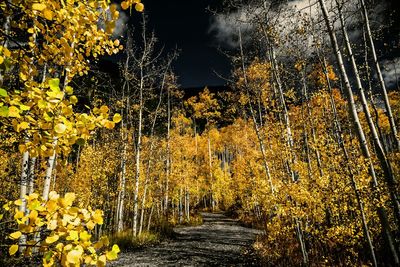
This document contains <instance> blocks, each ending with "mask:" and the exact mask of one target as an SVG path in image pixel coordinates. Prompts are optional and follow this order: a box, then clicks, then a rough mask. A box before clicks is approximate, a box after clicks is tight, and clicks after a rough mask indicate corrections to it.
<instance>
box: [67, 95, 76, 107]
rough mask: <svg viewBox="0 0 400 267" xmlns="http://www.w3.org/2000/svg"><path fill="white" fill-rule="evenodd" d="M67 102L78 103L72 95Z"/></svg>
mask: <svg viewBox="0 0 400 267" xmlns="http://www.w3.org/2000/svg"><path fill="white" fill-rule="evenodd" d="M69 102H71V104H72V105H75V104H76V103H78V98H77V97H76V96H74V95H73V96H71V97H70V98H69Z"/></svg>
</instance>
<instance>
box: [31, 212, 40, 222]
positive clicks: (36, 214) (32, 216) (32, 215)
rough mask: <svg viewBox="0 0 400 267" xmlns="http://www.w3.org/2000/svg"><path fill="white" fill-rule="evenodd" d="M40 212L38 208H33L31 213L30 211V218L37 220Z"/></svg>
mask: <svg viewBox="0 0 400 267" xmlns="http://www.w3.org/2000/svg"><path fill="white" fill-rule="evenodd" d="M38 215H39V214H38V212H37V210H32V211H31V213H29V219H31V220H32V221H35V220H36V219H37V217H38Z"/></svg>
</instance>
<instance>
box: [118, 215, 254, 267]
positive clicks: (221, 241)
mask: <svg viewBox="0 0 400 267" xmlns="http://www.w3.org/2000/svg"><path fill="white" fill-rule="evenodd" d="M202 216H203V221H204V224H203V225H201V226H195V227H182V228H175V229H174V231H175V232H176V233H177V237H176V239H175V240H173V241H169V242H163V243H161V244H160V245H158V246H155V247H150V248H146V249H144V250H141V251H135V252H131V253H123V254H121V255H120V258H119V260H118V261H117V262H114V263H113V264H112V266H251V265H254V264H252V263H251V261H252V259H251V257H249V256H246V255H244V254H243V251H244V250H245V249H246V248H248V247H249V245H250V244H251V243H252V242H253V241H254V239H255V236H256V234H259V233H260V232H259V231H258V230H254V229H250V228H245V227H242V226H240V225H238V223H237V221H235V220H233V219H230V218H228V217H226V216H224V215H222V214H215V213H202Z"/></svg>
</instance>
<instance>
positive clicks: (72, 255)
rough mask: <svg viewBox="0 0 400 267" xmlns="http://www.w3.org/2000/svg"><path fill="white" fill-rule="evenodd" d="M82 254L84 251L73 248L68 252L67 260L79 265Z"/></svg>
mask: <svg viewBox="0 0 400 267" xmlns="http://www.w3.org/2000/svg"><path fill="white" fill-rule="evenodd" d="M81 256H82V252H81V251H79V250H71V251H70V252H68V254H67V262H68V263H72V264H75V265H78V264H79V263H80V259H81Z"/></svg>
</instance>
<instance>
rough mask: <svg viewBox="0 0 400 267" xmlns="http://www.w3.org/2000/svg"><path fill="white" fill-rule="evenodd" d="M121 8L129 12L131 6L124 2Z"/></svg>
mask: <svg viewBox="0 0 400 267" xmlns="http://www.w3.org/2000/svg"><path fill="white" fill-rule="evenodd" d="M121 7H122V9H123V10H127V9H128V8H129V4H128V2H126V1H122V3H121Z"/></svg>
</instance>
